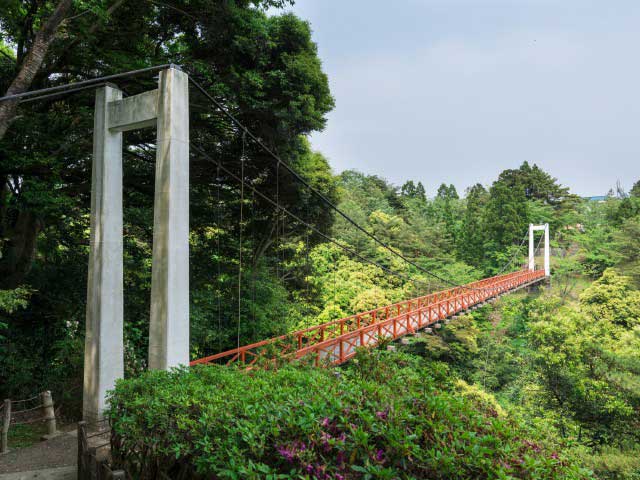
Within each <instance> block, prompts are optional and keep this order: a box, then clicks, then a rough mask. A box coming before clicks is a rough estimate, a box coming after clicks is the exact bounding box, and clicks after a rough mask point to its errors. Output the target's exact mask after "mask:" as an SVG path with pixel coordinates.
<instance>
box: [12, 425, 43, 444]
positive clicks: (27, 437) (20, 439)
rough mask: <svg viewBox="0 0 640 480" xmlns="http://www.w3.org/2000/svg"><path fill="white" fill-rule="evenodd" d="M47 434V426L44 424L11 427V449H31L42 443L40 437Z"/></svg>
mask: <svg viewBox="0 0 640 480" xmlns="http://www.w3.org/2000/svg"><path fill="white" fill-rule="evenodd" d="M46 433H47V426H46V425H45V423H44V422H42V423H34V424H31V425H11V427H10V428H9V435H8V437H9V439H8V440H9V448H10V449H16V448H25V447H30V446H31V445H33V444H34V443H38V442H39V441H40V437H42V435H45V434H46Z"/></svg>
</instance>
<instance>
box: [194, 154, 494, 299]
mask: <svg viewBox="0 0 640 480" xmlns="http://www.w3.org/2000/svg"><path fill="white" fill-rule="evenodd" d="M191 149H192V150H195V151H196V152H198V153H199V154H200V155H201V156H202V157H203V158H204V159H206V160H207V161H209V162H211V163H213V164H215V165H218V166H219V167H220V170H222V171H223V172H224V173H225V174H226V175H228V176H229V177H231V178H233V179H234V180H236V181H237V182H238V183H244V187H245V188H248V189H249V190H251V191H252V192H254V193H255V194H256V195H258V196H259V197H260V198H262V199H263V200H264V201H266V202H268V203H269V204H271V205H272V206H274V207H275V208H277V209H278V210H279V211H280V212H282V213H284V214H285V215H289V216H290V217H291V218H292V219H293V220H295V221H296V222H298V223H299V224H300V225H301V226H304V227H306V228H308V229H309V230H310V231H312V232H314V233H316V234H317V235H319V236H321V237H322V238H324V239H325V240H327V241H328V242H331V243H333V244H334V245H336V246H337V247H339V248H341V249H342V250H344V251H345V252H347V253H348V254H350V255H353V256H354V257H357V258H359V259H360V260H362V261H363V262H365V263H368V264H370V265H373V266H375V267H378V268H380V269H381V270H383V271H385V272H387V273H389V274H391V275H394V276H396V277H398V278H402V279H403V280H405V281H408V282H414V283H417V284H421V285H427V284H426V283H425V282H422V281H420V280H416V279H413V278H410V277H408V276H406V275H403V274H401V273H398V272H396V271H394V270H391V269H390V268H388V267H386V266H384V265H382V264H380V263H377V262H375V261H373V260H369V259H368V258H365V257H363V256H361V255H359V254H358V253H357V252H355V251H354V250H352V249H351V248H349V247H347V246H345V245H343V244H342V243H340V242H338V241H337V240H335V239H334V238H332V237H330V236H329V235H327V234H325V233H323V232H321V231H320V230H319V229H318V228H317V227H315V226H314V225H312V224H310V223H308V222H305V221H304V220H302V219H301V218H300V217H298V216H297V215H296V214H295V213H293V212H291V211H290V210H288V209H287V208H286V207H283V206H282V205H280V204H279V203H276V202H275V201H274V200H272V199H271V198H269V197H268V196H266V195H265V194H264V193H262V192H261V191H259V190H257V189H256V188H255V187H254V186H253V185H250V184H248V183H247V182H246V180H244V181H243V180H242V179H241V178H240V177H239V176H238V175H236V174H234V173H233V172H232V171H231V170H229V169H228V168H226V167H225V166H224V165H222V164H221V163H220V162H218V161H217V160H215V159H214V158H212V157H211V156H209V155H208V154H207V153H206V152H205V151H204V150H202V149H201V148H199V147H198V146H196V145H194V144H193V143H191ZM477 290H482V289H477Z"/></svg>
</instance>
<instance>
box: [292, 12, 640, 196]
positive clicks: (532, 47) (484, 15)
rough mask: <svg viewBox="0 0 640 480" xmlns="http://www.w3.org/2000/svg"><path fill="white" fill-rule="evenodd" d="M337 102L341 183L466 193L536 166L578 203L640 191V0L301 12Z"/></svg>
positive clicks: (332, 156) (335, 142)
mask: <svg viewBox="0 0 640 480" xmlns="http://www.w3.org/2000/svg"><path fill="white" fill-rule="evenodd" d="M287 10H289V11H293V12H294V13H296V14H297V15H298V16H300V17H301V18H304V19H306V20H308V21H309V22H310V24H311V27H312V30H313V40H314V41H315V42H316V43H317V44H318V52H319V55H320V58H321V60H322V62H323V69H324V71H325V72H326V73H327V75H328V77H329V83H330V86H331V91H332V93H333V96H334V97H335V100H336V107H335V109H334V110H333V111H332V112H331V113H330V114H329V115H328V124H327V128H326V129H325V130H324V131H323V132H319V133H315V134H314V135H313V136H312V137H311V142H312V145H313V148H314V149H316V150H319V151H321V152H322V153H323V154H325V156H326V157H327V158H328V159H329V162H330V163H331V166H332V167H333V169H334V170H335V171H336V173H339V172H341V171H343V170H345V169H356V170H359V171H362V172H364V173H368V174H375V175H379V176H381V177H384V178H386V179H388V180H390V181H391V182H392V183H394V184H396V185H401V184H402V183H404V181H405V180H408V179H412V180H414V181H417V180H420V181H422V182H423V184H424V185H425V188H426V189H427V194H428V195H429V196H433V195H434V193H435V190H436V189H437V186H438V185H439V184H440V183H442V182H445V183H447V184H449V183H453V184H454V185H455V186H456V188H457V189H458V191H460V192H463V191H464V190H465V189H466V188H467V187H469V186H471V185H473V184H475V183H477V182H480V183H482V184H484V185H490V184H491V182H493V181H494V180H495V179H496V178H497V176H498V174H499V173H500V172H501V171H502V170H504V169H506V168H517V167H518V166H519V165H520V164H522V162H523V161H525V160H526V161H528V162H529V163H536V164H538V165H539V166H540V167H541V168H543V169H544V170H546V171H547V172H549V173H550V174H551V175H553V176H554V177H557V178H558V179H559V181H560V183H562V184H564V185H567V186H569V187H570V188H571V191H572V192H573V193H577V194H580V195H584V196H590V195H603V194H605V193H606V192H607V191H608V190H609V188H611V187H613V186H614V185H615V183H616V181H617V180H620V181H621V183H622V185H623V187H625V188H626V189H627V190H628V189H630V188H631V186H632V184H633V183H634V182H635V181H636V180H638V179H640V61H639V56H640V55H639V53H640V49H639V47H640V28H638V25H640V2H638V1H637V0H616V1H611V2H605V1H602V0H597V1H592V0H555V1H552V0H395V1H392V0H386V1H382V0H297V1H296V4H295V5H294V6H293V7H288V8H287Z"/></svg>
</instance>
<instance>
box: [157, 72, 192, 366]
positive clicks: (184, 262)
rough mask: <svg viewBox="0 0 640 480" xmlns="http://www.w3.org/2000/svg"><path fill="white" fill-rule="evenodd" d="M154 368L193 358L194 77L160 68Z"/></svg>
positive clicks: (180, 362)
mask: <svg viewBox="0 0 640 480" xmlns="http://www.w3.org/2000/svg"><path fill="white" fill-rule="evenodd" d="M153 209H154V218H153V264H152V276H151V323H150V325H149V368H151V369H158V370H162V369H167V368H169V367H175V366H178V365H188V364H189V78H188V77H187V75H186V74H185V73H184V72H181V71H180V70H176V69H173V68H172V69H169V70H165V71H163V72H162V73H161V74H160V95H159V101H158V141H157V150H156V185H155V199H154V208H153Z"/></svg>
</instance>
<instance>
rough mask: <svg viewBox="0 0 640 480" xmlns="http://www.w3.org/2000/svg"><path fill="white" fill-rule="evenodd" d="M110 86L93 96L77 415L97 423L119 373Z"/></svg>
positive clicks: (118, 216)
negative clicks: (81, 391)
mask: <svg viewBox="0 0 640 480" xmlns="http://www.w3.org/2000/svg"><path fill="white" fill-rule="evenodd" d="M121 98H122V92H121V91H120V90H118V89H116V88H113V87H111V86H106V87H102V88H99V89H98V90H97V91H96V100H95V112H94V119H93V166H92V172H91V239H90V247H89V248H90V250H89V274H88V279H87V310H86V316H87V322H86V334H85V347H84V396H83V406H82V408H83V416H84V419H85V420H87V421H89V422H95V421H97V420H99V419H100V417H101V416H102V412H103V411H104V410H105V408H106V403H105V402H106V400H105V399H106V393H107V390H110V389H112V388H113V387H114V385H115V381H116V380H117V379H118V378H122V376H123V374H124V358H123V354H124V352H123V341H122V336H123V330H122V329H123V295H122V133H121V132H114V131H112V130H110V129H109V108H108V107H109V104H110V103H112V102H114V101H118V100H120V99H121Z"/></svg>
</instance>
